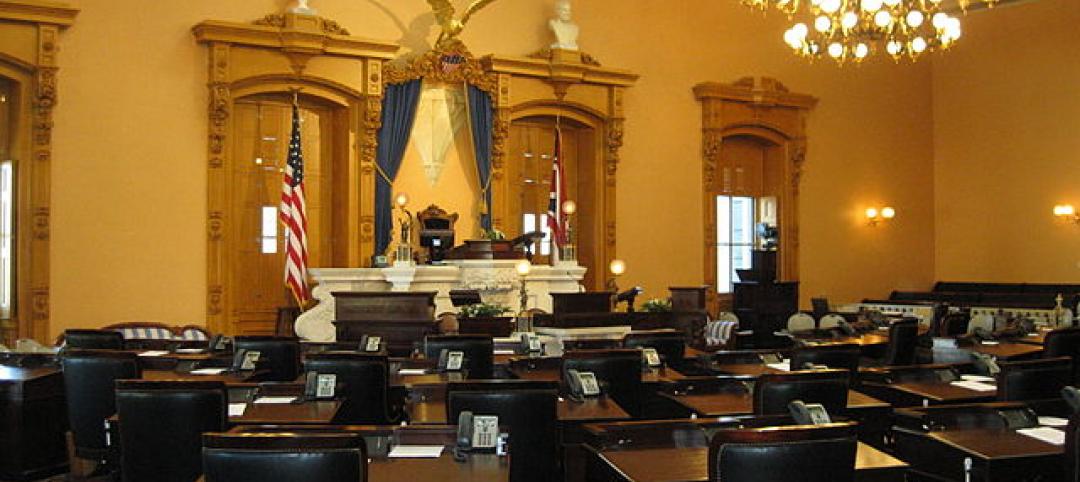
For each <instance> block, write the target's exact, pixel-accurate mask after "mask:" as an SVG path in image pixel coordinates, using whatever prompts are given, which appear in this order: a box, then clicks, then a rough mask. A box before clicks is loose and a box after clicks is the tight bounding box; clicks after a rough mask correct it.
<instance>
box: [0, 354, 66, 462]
mask: <svg viewBox="0 0 1080 482" xmlns="http://www.w3.org/2000/svg"><path fill="white" fill-rule="evenodd" d="M66 431H67V408H66V405H65V394H64V376H63V374H62V373H61V372H60V369H59V368H56V367H39V368H19V367H12V366H5V365H0V480H34V479H38V478H41V477H45V476H49V475H52V474H56V473H59V472H62V471H63V470H64V469H65V468H66V467H67V447H66V442H65V439H64V433H65V432H66Z"/></svg>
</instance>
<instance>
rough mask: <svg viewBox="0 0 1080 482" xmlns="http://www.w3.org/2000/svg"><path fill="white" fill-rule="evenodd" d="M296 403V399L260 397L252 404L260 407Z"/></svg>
mask: <svg viewBox="0 0 1080 482" xmlns="http://www.w3.org/2000/svg"><path fill="white" fill-rule="evenodd" d="M295 401H296V397H261V398H256V399H255V401H254V402H252V403H257V404H260V405H286V404H289V403H293V402H295Z"/></svg>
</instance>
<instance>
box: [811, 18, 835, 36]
mask: <svg viewBox="0 0 1080 482" xmlns="http://www.w3.org/2000/svg"><path fill="white" fill-rule="evenodd" d="M830 28H832V20H829V17H826V16H824V15H822V16H820V17H818V18H816V19H814V30H817V31H818V32H821V33H825V32H828V31H829V29H830Z"/></svg>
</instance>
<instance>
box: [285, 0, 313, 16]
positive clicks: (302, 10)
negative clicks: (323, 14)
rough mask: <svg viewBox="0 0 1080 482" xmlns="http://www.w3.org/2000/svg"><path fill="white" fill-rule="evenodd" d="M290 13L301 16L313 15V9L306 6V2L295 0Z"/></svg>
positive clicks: (305, 0) (306, 0) (304, 0)
mask: <svg viewBox="0 0 1080 482" xmlns="http://www.w3.org/2000/svg"><path fill="white" fill-rule="evenodd" d="M291 11H292V13H298V14H301V15H315V9H314V8H311V7H309V6H308V0H296V6H295V7H293V8H292V10H291Z"/></svg>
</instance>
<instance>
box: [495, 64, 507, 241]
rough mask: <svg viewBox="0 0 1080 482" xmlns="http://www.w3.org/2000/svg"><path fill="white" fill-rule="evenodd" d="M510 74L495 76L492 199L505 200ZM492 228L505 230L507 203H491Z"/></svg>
mask: <svg viewBox="0 0 1080 482" xmlns="http://www.w3.org/2000/svg"><path fill="white" fill-rule="evenodd" d="M511 80H512V77H511V76H510V74H499V75H498V76H497V84H496V92H497V93H498V95H497V96H496V97H495V132H493V133H492V134H491V176H492V180H491V186H492V189H493V191H492V198H493V199H506V196H507V192H509V186H508V185H507V183H508V182H509V180H508V179H507V178H506V141H507V139H508V138H509V137H510V81H511ZM492 204H493V206H492V219H491V225H492V228H494V229H497V230H500V231H501V230H505V229H506V228H505V226H504V225H503V223H504V222H505V220H506V219H510V213H508V212H506V211H507V209H508V206H507V203H498V202H492Z"/></svg>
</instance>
